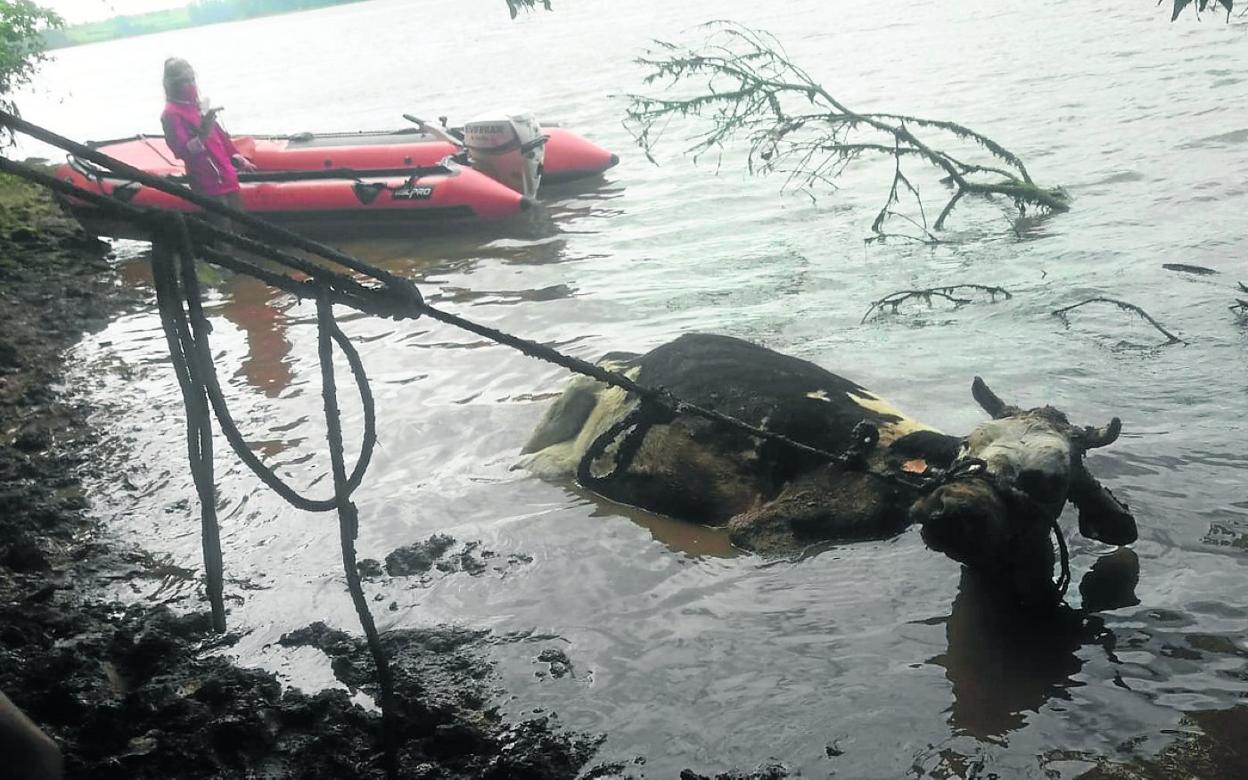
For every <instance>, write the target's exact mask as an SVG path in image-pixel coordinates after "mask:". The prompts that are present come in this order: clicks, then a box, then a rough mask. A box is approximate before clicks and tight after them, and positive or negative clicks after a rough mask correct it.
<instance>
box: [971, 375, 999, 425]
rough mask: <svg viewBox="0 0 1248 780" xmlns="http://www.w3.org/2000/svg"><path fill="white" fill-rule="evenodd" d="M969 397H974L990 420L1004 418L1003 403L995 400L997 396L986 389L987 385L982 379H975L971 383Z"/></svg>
mask: <svg viewBox="0 0 1248 780" xmlns="http://www.w3.org/2000/svg"><path fill="white" fill-rule="evenodd" d="M971 395H973V396H974V397H975V400H976V401H977V402H979V405H980V406H982V407H983V409H984V411H985V412H987V413H988V414H990V415H991V416H992V419H994V420H999V419H1001V418H1002V417H1005V416H1006V406H1005V402H1004V401H1002V400H1001V399H1000V398H997V394H996V393H994V392H992V390H990V389H989V388H988V384H987V383H986V382H984V380H983V379H980V378H979V377H975V381H974V382H971Z"/></svg>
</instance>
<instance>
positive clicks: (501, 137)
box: [464, 113, 546, 198]
mask: <svg viewBox="0 0 1248 780" xmlns="http://www.w3.org/2000/svg"><path fill="white" fill-rule="evenodd" d="M464 146H465V148H467V150H468V159H469V160H470V161H471V163H472V167H473V168H475V169H477V170H478V171H481V172H482V173H484V174H485V175H486V176H489V177H490V178H492V179H494V180H495V181H498V182H501V183H502V184H504V185H506V186H508V187H510V188H512V189H513V190H515V191H516V192H519V193H520V194H521V195H524V196H526V197H529V198H531V197H533V196H535V195H536V194H537V187H538V185H539V184H541V181H542V164H543V162H544V161H545V159H546V149H545V146H546V136H544V135H542V128H541V125H539V124H538V122H537V120H536V119H535V118H534V117H533V115H532V114H527V113H526V114H512V115H504V116H502V117H501V118H494V119H478V120H475V121H472V122H467V123H465V124H464Z"/></svg>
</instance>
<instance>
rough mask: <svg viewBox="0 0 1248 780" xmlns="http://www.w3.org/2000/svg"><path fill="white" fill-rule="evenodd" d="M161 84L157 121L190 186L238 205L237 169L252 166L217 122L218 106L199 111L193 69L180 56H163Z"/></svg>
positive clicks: (253, 166) (230, 204)
mask: <svg viewBox="0 0 1248 780" xmlns="http://www.w3.org/2000/svg"><path fill="white" fill-rule="evenodd" d="M164 85H165V99H166V102H165V110H164V112H163V113H162V114H161V115H160V124H161V126H162V127H164V130H165V143H166V144H168V145H169V149H170V150H171V151H172V152H173V154H174V156H176V157H177V158H178V159H180V160H182V161H183V162H184V163H185V164H186V173H187V177H188V178H189V179H190V184H191V189H193V190H195V191H196V192H199V193H201V194H203V195H208V196H211V197H213V198H216V199H217V200H219V201H221V202H222V203H224V204H225V205H227V206H231V207H233V208H236V209H241V208H242V207H243V201H242V197H241V196H240V195H239V189H238V171H240V170H243V171H254V170H255V169H256V166H255V165H253V164H252V163H251V161H250V160H248V159H247V158H246V157H244V156H243V155H242V154H240V153H239V151H238V149H237V148H236V147H235V146H234V142H233V141H232V140H230V135H229V133H227V132H225V130H224V129H222V128H221V126H220V125H218V124H217V112H218V111H220V110H221V109H219V108H210V109H208V110H207V111H204V112H202V113H201V111H200V106H199V91H198V88H197V87H196V84H195V71H194V69H193V68H191V64H190V63H189V62H187V61H186V60H184V59H180V58H178V57H170V58H169V59H167V60H165V75H164Z"/></svg>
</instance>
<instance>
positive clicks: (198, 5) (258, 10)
mask: <svg viewBox="0 0 1248 780" xmlns="http://www.w3.org/2000/svg"><path fill="white" fill-rule="evenodd" d="M360 2H365V0H198V2H193V3H192V2H189V0H188V4H187V5H185V6H182V7H180V8H168V9H165V10H163V11H150V12H148V13H145V14H135V15H132V16H115V17H112V18H111V19H104V20H102V21H98V22H87V23H84V24H75V25H71V26H69V27H66V28H64V29H61V30H47V31H45V32H44V33H43V38H44V42H45V44H46V46H47V48H48V49H67V48H70V47H73V46H84V45H86V44H89V43H101V42H103V41H112V40H117V39H119V38H134V37H138V36H140V35H151V34H153V33H160V32H167V31H169V30H183V29H186V28H189V27H204V26H207V25H211V24H220V23H222V22H236V21H241V20H244V19H257V18H260V17H264V16H277V15H279V14H286V13H294V12H296V11H310V10H312V9H315V8H325V7H328V6H334V5H346V4H348V3H360Z"/></svg>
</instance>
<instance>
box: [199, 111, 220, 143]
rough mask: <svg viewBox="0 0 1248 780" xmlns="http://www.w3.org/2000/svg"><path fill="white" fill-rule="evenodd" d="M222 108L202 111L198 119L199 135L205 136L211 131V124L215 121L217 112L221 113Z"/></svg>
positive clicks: (214, 123)
mask: <svg viewBox="0 0 1248 780" xmlns="http://www.w3.org/2000/svg"><path fill="white" fill-rule="evenodd" d="M222 110H223V109H221V108H210V109H208V110H207V111H205V112H204V113H203V116H202V117H201V118H200V120H199V134H200V135H201V136H207V135H208V133H210V132H212V128H213V126H214V125H216V123H217V114H219V113H221V111H222Z"/></svg>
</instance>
